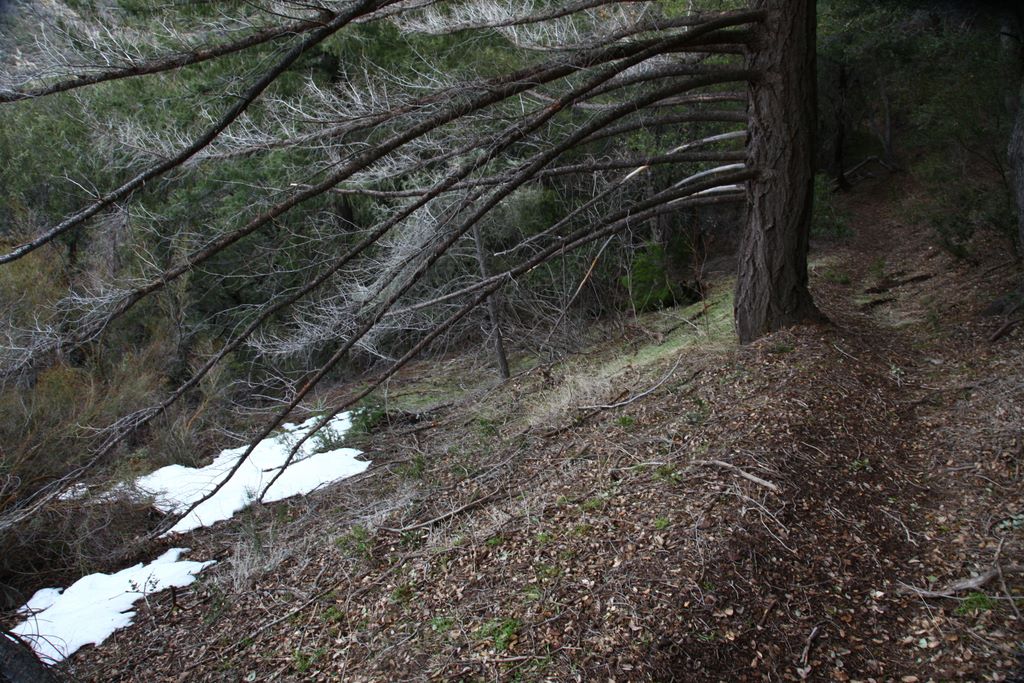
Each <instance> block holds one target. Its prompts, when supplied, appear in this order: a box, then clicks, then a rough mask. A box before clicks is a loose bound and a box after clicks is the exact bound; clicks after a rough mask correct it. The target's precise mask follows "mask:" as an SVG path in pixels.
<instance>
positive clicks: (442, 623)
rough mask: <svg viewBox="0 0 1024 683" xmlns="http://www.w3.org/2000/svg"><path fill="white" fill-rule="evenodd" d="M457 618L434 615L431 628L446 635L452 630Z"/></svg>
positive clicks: (431, 619)
mask: <svg viewBox="0 0 1024 683" xmlns="http://www.w3.org/2000/svg"><path fill="white" fill-rule="evenodd" d="M454 625H455V620H454V619H452V618H451V617H446V616H440V615H438V616H433V617H431V618H430V630H432V631H434V632H436V633H440V634H441V635H444V634H446V633H448V632H449V631H451V630H452V626H454Z"/></svg>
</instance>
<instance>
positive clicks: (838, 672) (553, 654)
mask: <svg viewBox="0 0 1024 683" xmlns="http://www.w3.org/2000/svg"><path fill="white" fill-rule="evenodd" d="M912 191H913V188H912V187H908V186H907V181H901V180H899V179H886V180H883V181H877V182H875V183H873V184H872V183H864V184H862V185H860V186H858V187H857V188H856V189H855V190H854V192H853V193H851V194H850V195H849V196H848V197H846V198H845V199H844V200H843V201H844V202H845V204H846V205H847V207H848V210H849V211H850V212H851V219H850V225H851V227H852V236H851V237H849V238H846V239H844V240H834V241H831V242H827V243H823V244H819V245H816V247H815V252H814V254H813V255H812V283H813V293H814V297H815V301H816V302H817V304H818V305H819V307H820V308H821V310H822V311H823V312H825V313H826V315H827V316H828V317H829V319H830V321H831V322H830V323H829V324H827V325H818V326H805V327H797V328H793V329H789V330H786V331H783V332H780V333H777V334H774V335H771V336H769V337H766V338H764V339H761V340H760V341H758V342H756V343H754V344H751V345H749V346H745V347H737V346H736V345H735V344H734V343H732V342H731V341H728V340H727V341H726V342H725V343H706V344H700V343H694V344H688V345H683V346H680V347H679V348H678V349H676V350H672V349H669V350H667V351H666V350H665V349H666V348H667V347H668V346H669V344H668V342H667V341H666V340H667V339H668V338H669V337H670V334H677V332H672V331H671V330H670V328H671V327H672V326H675V328H679V327H680V326H681V328H682V329H681V331H679V332H678V333H680V334H682V333H685V334H689V333H690V332H687V330H688V329H689V328H693V330H694V331H693V332H692V334H694V335H698V334H699V333H701V330H702V329H703V334H704V335H705V336H706V337H708V340H709V341H710V342H713V341H714V340H713V339H711V338H710V337H711V328H710V322H707V321H708V320H709V319H710V318H712V313H713V311H708V310H705V311H699V312H698V313H697V314H695V315H690V316H689V317H687V318H685V319H684V317H683V316H681V315H680V314H678V313H672V312H667V313H665V314H663V315H661V316H656V317H654V318H650V319H643V320H640V321H637V322H636V323H635V324H631V325H627V326H625V327H624V328H623V329H621V330H617V331H616V333H615V335H614V337H615V338H614V339H612V340H609V341H606V342H603V343H600V344H595V345H594V346H593V347H592V348H590V349H589V350H588V351H587V352H586V353H582V354H580V355H578V356H576V357H575V358H573V359H570V360H568V361H564V362H558V363H549V364H542V365H536V366H534V367H532V368H530V369H528V370H525V371H521V372H519V373H518V374H517V375H515V376H514V377H513V379H512V380H510V381H509V382H507V383H505V384H503V385H500V386H499V385H497V384H496V382H494V381H491V380H489V379H486V381H483V384H482V385H481V384H480V383H479V382H477V383H476V384H469V385H467V386H466V387H462V388H461V389H460V388H459V387H456V386H453V380H452V378H453V377H478V378H479V377H484V378H486V377H487V376H488V375H487V371H486V370H482V369H481V368H479V367H477V366H476V365H474V361H473V359H471V358H468V357H463V358H453V359H451V360H449V361H447V362H444V363H439V362H434V363H426V362H423V363H420V364H419V365H417V366H415V367H412V368H410V369H409V370H408V371H407V372H406V373H405V374H404V375H403V377H402V378H401V379H399V380H397V381H396V382H394V383H393V384H392V385H391V386H390V387H389V392H391V394H392V395H393V396H397V397H401V396H403V395H404V396H405V397H406V398H409V397H410V396H412V395H413V394H415V393H416V392H422V391H424V390H423V389H422V387H424V386H428V385H429V384H430V381H431V378H433V377H438V376H444V378H445V379H444V380H443V381H444V382H447V383H448V385H447V386H448V388H447V389H446V391H450V393H451V396H450V397H449V398H447V399H445V398H444V397H441V398H440V399H437V400H433V401H431V400H425V401H423V405H422V409H421V410H418V411H410V410H406V411H404V412H399V411H396V412H394V419H393V421H392V422H391V423H390V424H388V423H382V424H381V425H379V426H378V427H377V428H376V430H375V432H374V434H373V436H372V439H367V441H366V443H367V445H368V448H369V455H368V457H371V458H372V459H373V463H374V464H373V466H372V467H371V468H370V469H369V470H368V471H367V472H366V473H365V474H363V475H360V476H358V477H356V478H353V479H351V480H348V481H346V482H343V483H341V484H339V485H337V486H335V487H333V488H332V489H330V490H328V491H324V492H320V493H317V494H313V495H310V496H308V497H305V498H302V499H295V500H292V501H286V502H284V503H281V504H278V505H276V506H270V507H267V508H264V509H261V510H257V511H254V512H252V513H250V514H249V515H247V516H244V517H243V518H242V519H240V520H236V521H234V522H232V523H228V524H223V525H220V526H218V527H216V528H214V529H212V530H206V531H202V532H198V533H196V534H193V535H190V536H189V537H188V539H186V540H184V541H181V542H182V543H186V544H188V545H191V546H192V547H193V552H192V557H193V558H195V559H209V558H215V559H219V560H220V562H219V564H218V565H217V566H216V567H215V568H213V569H211V570H210V571H208V572H207V574H205V575H204V576H203V578H202V579H201V580H200V581H198V582H197V583H196V584H194V586H193V587H191V588H189V589H188V590H183V591H178V592H177V593H176V594H171V593H161V594H158V595H153V596H148V598H147V600H146V601H145V603H144V604H143V606H142V608H141V609H140V613H139V615H138V617H137V618H136V623H135V625H134V626H133V627H131V628H129V629H125V630H123V631H120V632H118V633H117V634H115V635H114V636H113V637H112V638H110V639H109V640H108V641H107V642H105V643H104V644H103V645H101V646H100V647H96V648H88V649H86V650H83V651H80V652H79V653H78V654H77V655H75V656H74V657H73V658H72V659H71V660H70V661H69V662H68V663H67V664H66V665H64V668H65V670H66V671H67V672H68V673H70V674H72V675H74V676H75V677H77V678H78V679H81V680H102V681H119V680H138V681H253V680H261V681H262V680H311V681H316V680H346V681H401V680H430V679H436V680H467V681H468V680H524V681H527V680H528V681H534V680H536V681H599V680H600V681H640V680H658V681H671V680H676V681H800V680H808V681H833V680H834V681H879V682H880V681H902V682H905V683H912V682H913V681H921V682H924V681H961V680H962V681H1000V680H1014V679H1013V676H1014V675H1017V676H1020V672H1021V669H1020V668H1019V665H1020V663H1019V662H1018V661H1017V657H1018V655H1019V653H1020V652H1021V649H1020V648H1021V640H1022V634H1024V628H1022V620H1021V616H1020V613H1019V610H1020V609H1024V599H1022V598H1021V597H1020V596H1022V595H1024V573H1022V570H1024V507H1022V505H1024V503H1022V501H1024V498H1022V495H1021V494H1022V492H1024V479H1022V468H1024V445H1022V444H1024V439H1022V426H1024V419H1022V418H1024V415H1022V413H1024V354H1022V350H1024V330H1020V329H1017V330H1012V331H1010V332H1009V333H1008V334H1005V335H1004V336H1002V337H1001V338H1000V339H999V340H998V341H996V342H990V341H989V338H990V337H991V336H992V335H993V333H994V332H995V331H996V330H998V329H999V328H1000V327H1002V326H1003V324H1004V323H1005V322H1006V321H1005V319H1003V318H1000V317H984V316H981V315H980V313H979V312H980V311H981V310H982V309H983V308H984V307H985V306H986V304H988V303H990V302H991V301H992V300H994V299H995V298H996V297H997V296H999V295H1000V294H1002V293H1005V292H1007V291H1009V290H1010V289H1011V288H1012V287H1013V286H1014V285H1015V284H1017V278H1019V274H1018V273H1017V271H1016V266H1015V265H1014V264H1015V260H1014V258H1013V257H1012V255H1010V254H1009V252H1008V251H1007V248H1006V245H1005V243H1003V242H1001V241H1000V240H999V239H997V238H996V237H994V236H987V235H982V236H980V237H979V238H978V239H976V241H975V243H974V244H973V245H972V247H971V253H972V257H971V260H970V261H957V260H956V259H954V258H953V257H952V256H950V255H949V254H947V253H946V252H944V251H942V250H941V249H939V248H938V247H936V246H935V241H934V239H933V237H932V234H931V232H930V230H929V229H928V228H927V226H922V225H915V224H913V223H911V222H909V220H908V219H904V218H903V217H902V216H901V211H900V205H901V201H902V200H901V197H903V196H905V195H906V194H908V193H912ZM729 286H731V285H729V284H728V283H720V284H719V285H718V289H719V291H723V289H724V290H725V291H727V288H728V287H729ZM724 301H725V303H719V304H717V305H720V306H728V305H729V304H728V301H727V297H726V298H725V299H724ZM724 313H725V314H727V313H728V311H727V310H726V311H724ZM659 326H660V327H659ZM652 359H653V360H652ZM610 363H612V364H617V365H616V367H617V368H619V369H618V370H617V372H616V373H614V374H611V375H609V374H607V373H603V371H602V368H607V367H609V364H610ZM466 381H467V382H469V380H468V379H467V380H466ZM454 384H457V382H454ZM559 397H560V398H559ZM556 399H558V400H556ZM396 400H397V399H396ZM558 401H561V403H559V402H558ZM990 570H995V571H994V572H992V571H990ZM978 577H981V578H986V577H987V578H988V580H986V581H984V582H982V581H981V580H980V579H979V578H978ZM972 578H974V581H973V584H974V585H972V586H964V585H962V584H961V585H957V582H962V581H965V580H970V579H972ZM967 583H970V581H967ZM1016 680H1020V679H1019V678H1018V679H1016Z"/></svg>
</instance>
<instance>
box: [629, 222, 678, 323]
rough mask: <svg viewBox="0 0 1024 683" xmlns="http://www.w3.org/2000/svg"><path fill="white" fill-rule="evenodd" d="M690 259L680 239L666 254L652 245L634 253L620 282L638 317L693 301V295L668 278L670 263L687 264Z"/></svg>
mask: <svg viewBox="0 0 1024 683" xmlns="http://www.w3.org/2000/svg"><path fill="white" fill-rule="evenodd" d="M692 256H693V251H692V246H691V245H689V244H686V243H685V242H684V241H683V240H681V239H677V240H674V241H673V243H672V245H671V250H670V251H669V253H666V251H665V249H664V248H663V247H662V246H661V245H660V244H656V243H653V242H648V243H647V244H645V245H644V246H643V247H641V248H640V249H639V250H637V251H636V252H635V253H634V254H633V260H632V262H631V263H630V266H629V272H627V273H626V275H624V276H623V277H622V278H621V280H620V282H621V284H622V286H623V287H625V288H626V290H627V291H628V292H629V297H630V300H631V301H632V303H633V307H634V309H635V310H636V311H637V312H638V313H641V312H645V311H653V310H657V309H659V308H665V307H667V306H675V305H678V304H688V303H691V302H692V301H694V300H695V297H694V296H693V292H692V291H691V290H690V289H689V288H687V287H686V286H685V285H684V284H683V283H681V282H677V281H674V280H673V279H672V278H671V277H670V275H669V273H671V272H673V270H674V269H673V265H672V264H671V263H670V261H674V262H675V263H676V264H680V263H682V264H686V263H689V262H690V261H691V260H692Z"/></svg>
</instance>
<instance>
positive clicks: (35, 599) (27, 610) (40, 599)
mask: <svg viewBox="0 0 1024 683" xmlns="http://www.w3.org/2000/svg"><path fill="white" fill-rule="evenodd" d="M63 592H64V589H63V588H40V589H39V590H37V591H36V594H35V595H33V596H32V597H31V598H29V601H28V602H26V603H25V604H24V605H22V606H21V608H20V609H18V614H23V615H26V616H31V615H33V614H36V613H37V612H42V611H43V610H44V609H49V608H50V606H52V605H53V603H55V602H57V598H59V597H60V594H61V593H63Z"/></svg>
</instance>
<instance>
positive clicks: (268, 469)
mask: <svg viewBox="0 0 1024 683" xmlns="http://www.w3.org/2000/svg"><path fill="white" fill-rule="evenodd" d="M318 419H319V418H315V417H314V418H310V419H309V420H306V421H305V422H303V423H302V424H300V425H294V424H285V425H283V426H282V432H281V433H279V434H276V435H274V436H271V437H268V438H266V439H264V440H263V441H261V442H260V443H259V445H257V446H256V449H255V450H254V451H253V452H252V454H251V455H250V456H249V458H248V459H247V460H246V462H245V463H243V464H242V467H241V468H239V470H238V472H236V473H235V475H234V476H233V477H232V478H231V480H230V481H228V483H227V484H226V485H225V486H224V488H222V489H221V490H220V491H218V492H217V494H216V495H214V496H213V497H212V498H210V500H208V501H206V502H204V503H202V504H201V505H199V507H197V508H196V509H195V510H193V511H192V512H191V513H190V514H188V515H187V516H185V517H182V518H181V520H179V521H178V523H177V524H175V525H174V527H172V528H171V530H170V531H169V532H168V533H171V534H173V533H184V532H186V531H191V530H193V529H197V528H199V527H204V526H210V525H211V524H214V523H215V522H219V521H221V520H225V519H229V518H230V517H231V516H233V515H234V514H235V513H236V512H238V511H239V510H241V509H243V508H245V507H246V506H247V505H249V504H250V503H252V502H253V500H254V499H255V498H257V497H258V496H259V494H260V493H261V492H262V491H263V488H264V487H265V486H266V485H267V484H268V483H270V480H271V479H273V477H274V476H275V475H276V474H277V473H278V471H279V470H280V469H281V466H282V465H283V464H284V462H285V460H286V459H287V457H288V453H289V451H290V450H291V446H292V445H294V444H295V443H296V442H297V441H298V439H300V438H301V437H303V436H305V435H306V434H308V433H309V431H310V430H311V429H312V428H313V425H314V424H316V422H317V420H318ZM351 427H352V418H351V413H341V414H340V415H338V416H337V417H335V418H334V419H333V420H331V421H330V422H329V423H328V425H327V426H326V427H325V428H324V430H321V432H320V433H319V434H316V435H314V436H313V437H312V438H310V439H309V440H308V441H306V443H304V444H303V445H302V448H301V450H300V451H299V453H298V454H297V455H296V458H295V461H294V462H292V464H291V465H289V466H288V468H287V469H286V470H285V471H284V474H282V475H281V477H280V478H279V479H278V480H277V482H275V483H274V486H273V487H271V489H270V491H268V492H267V495H266V497H264V499H263V500H264V501H265V502H273V501H276V500H282V499H284V498H288V497H290V496H295V495H298V494H301V493H309V492H310V491H312V490H314V489H317V488H319V487H321V486H323V485H325V484H329V483H331V482H333V481H337V480H338V479H344V478H345V477H351V476H352V475H354V474H359V473H360V472H362V471H364V470H365V469H366V468H367V467H368V466H369V465H370V463H369V462H364V461H360V460H356V456H358V455H361V451H358V450H356V449H354V448H338V449H334V450H329V451H325V452H323V453H315V452H314V451H316V450H319V449H320V447H322V446H323V444H324V441H325V440H329V441H330V442H334V441H337V440H338V439H340V437H341V436H342V435H343V434H344V433H345V432H347V431H348V430H349V429H351ZM246 448H247V447H246V446H241V447H239V448H231V449H228V450H226V451H222V452H221V454H220V455H218V456H217V457H216V458H214V460H213V462H212V463H210V464H209V465H207V466H206V467H200V468H191V467H183V466H181V465H170V466H168V467H163V468H161V469H158V470H157V471H155V472H153V473H152V474H148V475H146V476H145V477H141V478H140V479H138V480H136V482H135V485H136V487H138V488H139V490H141V491H143V492H145V493H148V494H150V495H153V496H154V497H155V498H156V501H155V504H156V507H157V508H158V509H160V510H162V511H164V512H170V513H175V514H181V513H183V512H184V511H185V510H187V509H188V507H189V506H190V505H192V503H194V502H195V501H197V500H199V499H200V498H202V497H203V496H204V495H206V494H207V493H209V492H210V491H212V490H213V489H214V487H216V485H217V484H218V483H219V482H220V481H221V480H222V479H223V478H224V477H225V476H226V474H227V473H228V472H229V471H230V470H231V468H232V467H234V466H235V464H236V463H237V462H238V459H239V458H240V457H241V455H242V454H243V453H244V452H245V450H246Z"/></svg>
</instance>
